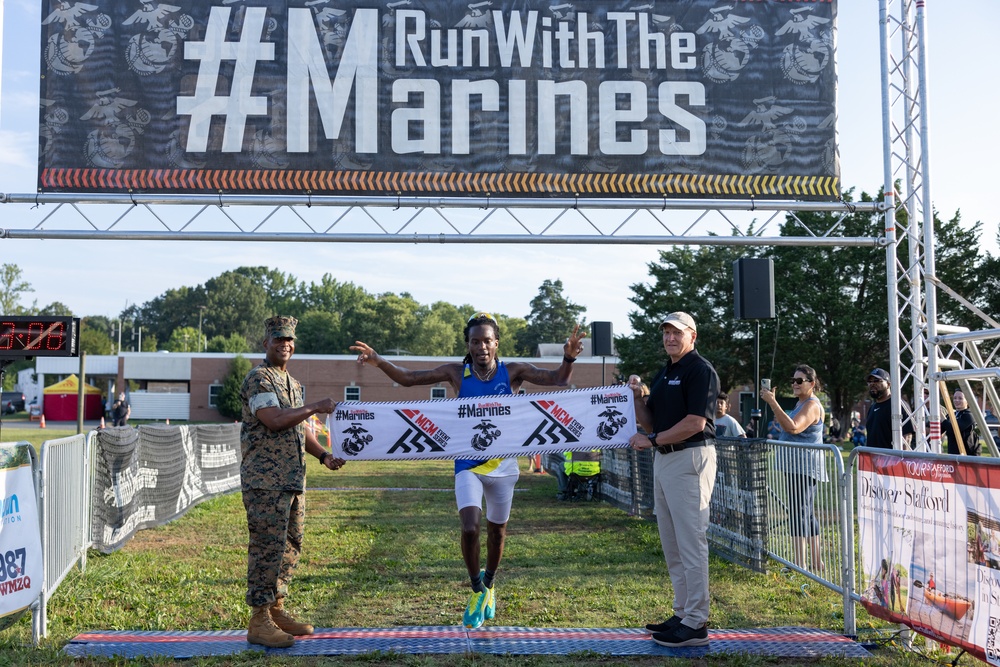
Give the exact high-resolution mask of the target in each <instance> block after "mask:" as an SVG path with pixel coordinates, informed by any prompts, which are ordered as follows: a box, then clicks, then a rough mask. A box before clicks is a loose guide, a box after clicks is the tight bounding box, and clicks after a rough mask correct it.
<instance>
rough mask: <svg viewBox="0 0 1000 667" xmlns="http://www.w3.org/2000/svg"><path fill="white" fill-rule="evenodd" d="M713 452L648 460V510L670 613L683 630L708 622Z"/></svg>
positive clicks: (684, 452) (686, 451)
mask: <svg viewBox="0 0 1000 667" xmlns="http://www.w3.org/2000/svg"><path fill="white" fill-rule="evenodd" d="M715 468H716V461H715V447H714V446H707V447H694V448H691V449H684V450H681V451H679V452H671V453H669V454H660V453H659V452H657V453H656V455H655V456H654V459H653V499H654V502H653V507H654V512H655V514H656V524H657V527H658V528H659V531H660V545H661V546H662V547H663V556H664V558H665V559H666V561H667V569H668V570H669V572H670V583H671V584H672V585H673V587H674V613H675V614H676V615H677V616H680V617H681V618H682V619H684V625H687V626H689V627H691V628H700V627H701V626H702V625H704V624H705V623H706V622H707V621H708V606H709V596H708V537H707V532H708V516H709V503H710V502H711V500H712V489H713V488H714V487H715Z"/></svg>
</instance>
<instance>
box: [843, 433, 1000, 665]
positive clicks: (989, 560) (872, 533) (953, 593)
mask: <svg viewBox="0 0 1000 667" xmlns="http://www.w3.org/2000/svg"><path fill="white" fill-rule="evenodd" d="M961 458H962V460H956V458H955V457H926V456H924V457H916V456H913V455H908V454H905V453H903V452H898V453H893V454H874V453H871V452H865V453H860V454H859V455H858V479H857V483H858V498H857V501H858V506H857V507H858V511H857V514H858V530H859V534H860V544H861V562H862V567H863V574H862V576H863V579H862V585H863V590H862V594H861V601H862V603H863V604H864V606H865V608H866V609H867V610H868V611H869V612H870V613H871V614H873V615H875V616H878V617H879V618H884V619H887V620H890V621H893V622H895V623H905V624H907V625H909V626H910V627H912V628H914V629H916V630H918V631H920V632H921V633H922V634H925V635H927V636H929V637H933V638H935V639H937V640H939V641H942V642H944V643H946V644H949V645H951V646H960V647H961V648H964V649H965V650H966V651H968V652H969V653H971V654H972V655H974V656H976V657H978V658H979V659H980V660H985V661H987V662H989V663H990V664H992V665H996V664H1000V632H998V631H1000V466H998V465H996V463H995V459H993V460H992V461H993V462H992V463H991V460H990V459H983V458H978V457H976V458H972V457H961Z"/></svg>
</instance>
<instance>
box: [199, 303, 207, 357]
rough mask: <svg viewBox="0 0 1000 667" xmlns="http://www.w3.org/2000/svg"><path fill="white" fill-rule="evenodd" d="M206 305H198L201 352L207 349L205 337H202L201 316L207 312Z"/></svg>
mask: <svg viewBox="0 0 1000 667" xmlns="http://www.w3.org/2000/svg"><path fill="white" fill-rule="evenodd" d="M205 308H206V306H198V347H199V348H200V349H199V350H198V351H199V352H204V351H205V339H204V338H202V337H201V316H202V315H204V314H205Z"/></svg>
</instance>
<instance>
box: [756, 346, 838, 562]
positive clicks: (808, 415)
mask: <svg viewBox="0 0 1000 667" xmlns="http://www.w3.org/2000/svg"><path fill="white" fill-rule="evenodd" d="M819 389H820V386H819V378H817V377H816V371H815V370H813V368H812V367H811V366H806V365H805V364H801V365H799V366H796V367H795V374H794V377H793V378H792V393H793V394H795V398H797V399H798V403H796V404H795V407H794V408H792V409H791V410H790V411H789V412H788V413H787V414H786V413H785V411H784V410H782V409H781V406H780V405H778V399H776V398H775V396H774V393H773V392H771V391H768V390H766V389H761V391H760V397H761V398H762V399H763V400H764V402H765V403H767V404H768V405H769V406H771V410H772V411H773V412H774V418H775V420H776V421H777V422H778V426H780V427H781V433H780V434H779V436H778V440H779V441H780V442H799V443H803V444H810V445H822V444H823V417H824V414H823V405H822V404H821V403H820V402H819V399H818V398H816V396H815V393H816V392H817V391H819ZM777 463H778V470H780V471H782V472H784V473H785V479H786V481H787V483H788V505H789V511H790V513H791V516H790V517H789V518H790V519H791V533H792V549H793V552H794V558H795V564H796V565H798V566H799V567H805V551H806V541H807V540H808V542H809V548H810V551H811V553H812V571H813V572H819V571H821V570H822V569H823V559H822V554H821V551H820V537H819V534H820V528H819V521H817V520H816V514H815V512H814V510H813V504H814V502H815V499H816V484H817V483H818V482H826V481H828V478H827V476H826V461H825V459H824V452H823V451H822V450H820V449H799V448H793V447H783V448H780V449H779V450H778V462H777Z"/></svg>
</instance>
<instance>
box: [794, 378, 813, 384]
mask: <svg viewBox="0 0 1000 667" xmlns="http://www.w3.org/2000/svg"><path fill="white" fill-rule="evenodd" d="M803 382H812V380H807V379H806V378H792V384H802V383H803Z"/></svg>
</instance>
